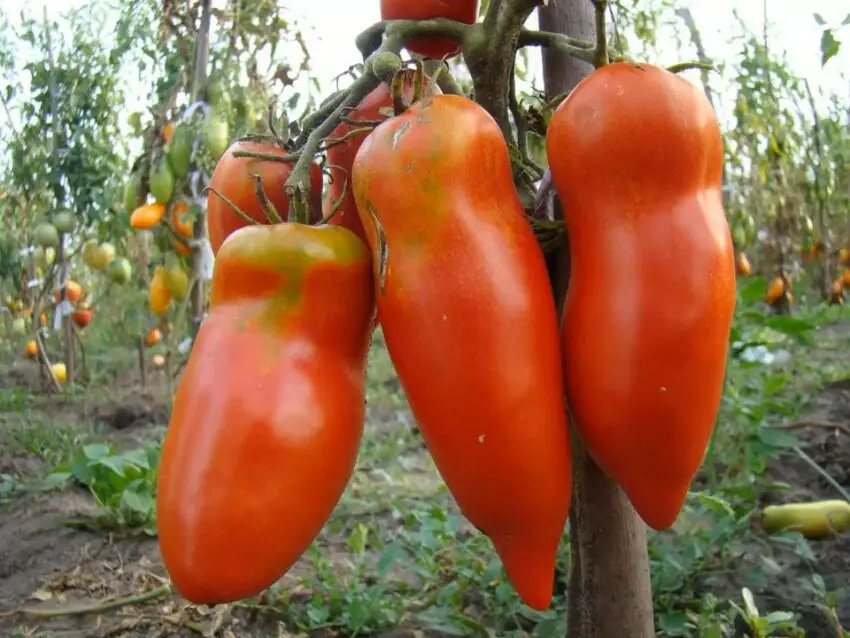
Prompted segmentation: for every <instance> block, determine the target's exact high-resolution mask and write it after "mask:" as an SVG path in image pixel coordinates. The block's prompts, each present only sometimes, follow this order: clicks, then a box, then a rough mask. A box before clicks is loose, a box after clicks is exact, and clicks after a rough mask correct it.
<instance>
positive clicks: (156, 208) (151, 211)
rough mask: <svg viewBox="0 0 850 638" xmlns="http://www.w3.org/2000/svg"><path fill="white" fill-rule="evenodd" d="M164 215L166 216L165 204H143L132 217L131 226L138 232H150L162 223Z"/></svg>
mask: <svg viewBox="0 0 850 638" xmlns="http://www.w3.org/2000/svg"><path fill="white" fill-rule="evenodd" d="M163 215H165V205H164V204H161V203H159V202H154V203H153V204H143V205H142V206H139V207H138V208H137V209H136V210H134V211H133V213H132V214H131V215H130V226H131V227H132V228H134V229H136V230H149V229H151V228H153V227H154V226H156V225H157V224H158V223H159V222H160V220H161V219H162V217H163Z"/></svg>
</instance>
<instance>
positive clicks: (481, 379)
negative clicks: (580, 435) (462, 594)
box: [353, 95, 572, 609]
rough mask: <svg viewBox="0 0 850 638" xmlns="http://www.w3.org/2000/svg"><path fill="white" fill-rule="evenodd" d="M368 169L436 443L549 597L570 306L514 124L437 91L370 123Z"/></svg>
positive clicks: (364, 210)
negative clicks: (563, 318)
mask: <svg viewBox="0 0 850 638" xmlns="http://www.w3.org/2000/svg"><path fill="white" fill-rule="evenodd" d="M353 173H354V196H355V198H356V201H357V208H358V210H359V211H360V217H361V221H362V222H363V226H364V229H365V230H366V235H367V238H368V239H369V243H370V246H371V249H372V252H373V254H374V255H375V258H374V261H375V264H374V269H375V273H376V275H375V276H376V279H377V281H376V286H377V287H378V290H379V292H378V294H377V309H378V320H379V321H380V323H381V325H382V327H383V332H384V337H385V339H386V343H387V349H388V352H389V355H390V358H391V359H392V362H393V364H394V365H395V368H396V371H397V372H398V375H399V379H400V381H401V385H402V387H403V389H404V392H405V393H406V395H407V397H408V399H409V401H410V406H411V409H412V411H413V414H414V415H415V417H416V421H417V423H418V425H419V427H420V429H421V431H422V434H423V436H424V438H425V442H426V444H427V445H428V448H429V450H430V452H431V454H432V456H433V457H434V461H435V462H436V465H437V468H438V469H439V471H440V474H441V476H442V477H443V479H444V480H445V482H446V485H447V486H448V488H449V490H450V491H451V493H452V494H453V495H454V497H455V499H456V500H457V503H458V505H459V506H460V509H461V511H462V512H463V514H464V515H465V516H466V517H467V518H468V519H469V520H470V521H471V522H472V523H473V524H474V525H475V526H476V527H477V528H478V529H479V530H481V531H482V532H483V533H484V534H486V535H487V536H488V537H489V538H490V540H491V541H492V542H493V545H494V547H495V549H496V551H497V552H498V553H499V556H500V557H501V559H502V562H503V564H504V566H505V571H506V572H507V575H508V577H509V579H510V580H511V582H512V583H513V585H514V587H515V588H516V590H517V592H518V593H519V595H520V596H521V597H522V599H523V600H524V601H525V602H526V604H528V605H529V606H531V607H533V608H535V609H545V608H546V607H548V605H549V603H550V600H551V596H552V586H553V582H554V571H555V556H556V553H557V549H558V544H559V541H560V538H561V534H562V532H563V528H564V523H565V521H566V519H567V514H568V510H569V504H570V496H571V481H572V476H571V460H570V442H569V438H568V430H567V422H566V415H565V410H564V400H563V380H562V376H561V363H560V353H559V348H558V345H559V338H558V323H557V316H556V309H555V303H554V300H553V298H552V294H551V288H550V284H549V277H548V274H547V272H546V265H545V263H544V258H543V254H542V252H541V251H540V248H539V246H538V244H537V241H536V239H535V237H534V233H533V232H532V230H531V228H530V226H529V225H528V224H527V222H526V221H525V215H524V210H523V207H522V204H521V203H520V200H519V196H518V195H517V192H516V190H515V188H514V185H513V179H512V177H511V165H510V160H509V157H508V149H507V146H506V145H505V141H504V138H503V137H502V133H501V131H500V130H499V127H498V125H497V124H496V122H495V120H493V118H492V117H490V115H489V114H488V113H487V112H486V111H485V110H484V109H483V108H481V107H480V106H478V105H477V104H475V103H474V102H472V101H471V100H469V99H467V98H465V97H461V96H455V95H442V96H434V97H428V98H426V99H424V100H422V101H421V102H418V103H416V104H414V105H413V106H411V108H410V109H408V110H407V111H406V112H405V113H404V114H402V115H400V116H398V117H395V118H393V119H391V120H388V121H386V122H384V123H383V124H381V125H380V126H379V127H378V128H376V129H375V130H374V131H373V132H372V133H371V134H370V135H369V137H368V138H367V139H366V141H365V142H364V143H363V145H362V146H361V148H360V150H359V152H358V153H357V157H356V158H355V160H354V167H353ZM378 225H380V228H382V229H383V233H385V235H386V239H387V246H388V251H387V252H386V253H384V254H382V251H381V250H380V246H379V244H378V240H377V237H378V232H379V227H378ZM384 257H386V259H387V260H386V262H385V263H383V262H382V260H383V258H384Z"/></svg>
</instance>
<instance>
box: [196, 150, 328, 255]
mask: <svg viewBox="0 0 850 638" xmlns="http://www.w3.org/2000/svg"><path fill="white" fill-rule="evenodd" d="M236 150H240V151H252V152H255V153H270V154H272V155H284V154H285V153H284V151H283V150H282V149H281V148H280V147H278V146H276V145H274V144H266V143H258V142H236V143H234V144H233V145H232V146H231V147H230V148H228V149H227V151H226V152H225V153H224V155H222V156H221V159H219V160H218V164H216V166H215V170H214V171H213V174H212V178H211V179H210V188H211V189H215V190H216V191H218V192H219V193H221V194H222V195H224V196H225V197H226V198H227V199H229V200H230V201H231V202H233V203H234V204H235V205H236V206H237V207H238V208H239V210H241V211H242V212H243V213H245V214H246V215H247V216H248V217H250V218H251V219H254V220H256V221H257V222H258V223H260V224H269V223H271V222H270V220H269V219H268V217H267V215H266V213H265V212H264V211H263V208H262V206H261V205H260V200H259V199H258V198H257V182H256V181H255V180H254V179H252V178H251V174H258V175H259V176H260V177H261V178H262V180H263V188H264V191H265V193H266V197H268V199H269V201H270V202H271V203H272V204H273V205H274V207H275V209H276V210H277V212H278V214H279V215H280V216H281V219H283V220H286V216H287V213H288V211H289V197H287V196H286V193H284V191H283V184H284V182H285V181H286V179H287V178H288V177H289V173H290V171H291V170H292V164H293V163H292V162H273V161H263V160H258V159H255V158H252V157H234V156H233V152H234V151H236ZM310 184H311V187H312V191H311V193H310V201H309V205H310V208H311V212H312V214H313V219H314V220H316V219H318V216H319V215H320V214H321V209H322V170H321V168H320V167H319V165H318V164H313V166H311V167H310ZM247 225H248V222H247V221H245V220H244V219H242V218H241V217H240V216H239V215H237V214H236V213H235V212H233V209H232V208H231V207H230V206H229V205H228V204H227V202H225V201H224V200H223V199H222V198H221V197H219V196H218V195H216V194H215V193H214V192H213V191H212V190H210V191H209V193H208V194H207V228H208V231H209V236H210V245H211V246H212V251H213V254H216V253H218V249H219V248H220V247H221V244H222V242H224V240H225V239H226V238H227V236H228V235H230V234H231V233H232V232H233V231H235V230H236V229H238V228H243V227H245V226H247Z"/></svg>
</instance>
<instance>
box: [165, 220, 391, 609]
mask: <svg viewBox="0 0 850 638" xmlns="http://www.w3.org/2000/svg"><path fill="white" fill-rule="evenodd" d="M210 299H211V301H210V304H211V307H210V313H209V315H208V317H207V318H206V319H205V320H204V323H203V324H202V326H201V329H200V332H199V333H198V338H197V340H196V342H195V345H194V346H193V348H192V353H191V355H190V357H189V362H188V364H187V366H186V369H185V371H184V372H183V376H182V378H181V380H180V385H179V387H178V389H177V393H176V395H175V398H174V409H173V411H172V413H171V421H170V423H169V425H168V431H167V434H166V437H165V442H164V444H163V447H162V460H161V464H160V469H159V478H158V483H157V523H158V525H159V544H160V548H161V550H162V556H163V560H164V562H165V567H166V569H167V570H168V573H169V575H170V576H171V579H172V581H173V582H174V584H175V586H176V588H177V589H178V591H179V592H180V593H181V594H182V595H183V596H184V597H186V598H187V599H188V600H190V601H192V602H195V603H206V604H215V603H226V602H231V601H234V600H238V599H241V598H245V597H246V596H251V595H254V594H257V593H259V592H261V591H262V590H263V589H265V588H266V587H268V586H269V585H271V584H273V583H274V582H275V581H276V580H278V579H279V578H280V577H281V576H282V575H283V574H284V573H285V572H286V571H287V570H288V569H289V568H290V567H291V566H292V565H293V564H294V563H295V561H296V560H297V559H298V558H299V556H300V555H301V554H302V553H303V552H304V550H306V549H307V547H308V546H309V545H310V543H311V542H312V541H313V540H314V539H315V538H316V536H317V534H318V533H319V531H320V530H321V528H322V526H323V525H324V524H325V523H326V522H327V520H328V518H329V516H330V514H331V511H332V510H333V508H334V507H335V505H336V504H337V501H338V500H339V498H340V496H341V495H342V492H343V490H344V489H345V487H346V485H347V483H348V481H349V479H350V477H351V474H352V472H353V470H354V462H355V459H356V456H357V450H358V446H359V444H360V438H361V435H362V431H363V419H364V410H365V406H364V404H365V373H366V358H367V354H368V352H369V336H370V331H371V319H372V315H373V312H374V292H373V287H372V277H371V263H370V258H369V252H368V251H367V250H366V247H365V246H364V245H363V243H362V242H361V241H360V240H359V239H357V238H356V237H355V236H354V234H353V233H351V232H350V231H348V230H346V229H345V228H341V227H335V226H327V225H322V226H318V227H312V226H306V225H301V224H290V223H285V224H276V225H273V226H251V227H248V228H243V229H240V230H238V231H236V232H234V233H233V234H232V235H231V236H230V237H229V238H228V239H227V240H226V241H225V242H224V244H223V245H222V246H221V250H220V251H219V254H218V257H217V259H216V262H215V271H214V274H213V280H212V287H211V291H210Z"/></svg>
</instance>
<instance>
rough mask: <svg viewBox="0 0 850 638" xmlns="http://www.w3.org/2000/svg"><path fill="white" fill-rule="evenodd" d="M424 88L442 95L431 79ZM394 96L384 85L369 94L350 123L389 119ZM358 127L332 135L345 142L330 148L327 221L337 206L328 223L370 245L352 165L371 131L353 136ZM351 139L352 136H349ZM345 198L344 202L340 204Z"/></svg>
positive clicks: (409, 81) (409, 85) (408, 91)
mask: <svg viewBox="0 0 850 638" xmlns="http://www.w3.org/2000/svg"><path fill="white" fill-rule="evenodd" d="M414 80H415V74H414V71H413V69H408V70H406V71H404V85H403V88H404V96H405V97H406V98H407V99H408V100H411V99H412V97H413V93H414V85H413V83H414ZM423 80H424V81H423V85H424V87H425V89H426V90H427V91H428V94H429V95H433V94H437V93H440V87H438V86H437V85H436V84H431V82H430V80H429V78H428V76H425V77H424V78H423ZM392 107H393V96H392V93H391V92H390V88H389V87H388V86H387V85H386V84H384V83H383V82H382V83H381V84H380V86H378V88H376V89H375V90H374V91H372V92H371V93H370V94H369V95H367V96H366V97H365V98H364V100H363V101H362V102H361V103H360V104H359V105H358V107H357V108H356V109H354V110H353V111H352V112H351V113H350V114H349V115H348V120H349V121H354V122H376V121H381V120H385V119H387V117H388V114H387V111H388V110H389V111H390V114H391V111H392ZM357 128H358V126H357V125H356V124H355V125H353V126H352V125H351V124H348V123H345V122H343V123H342V124H340V125H339V126H337V127H336V128H335V129H334V131H333V133H331V134H330V136H329V138H330V139H331V140H341V139H343V138H345V141H344V142H342V143H339V144H334V145H333V146H331V147H330V148H329V149H328V168H329V169H330V174H331V183H330V185H329V186H328V192H327V195H326V196H325V202H324V211H323V212H324V216H325V219H327V217H328V215H330V214H331V213H332V212H333V210H334V207H336V213H334V216H333V217H331V219H330V220H329V221H328V223H329V224H331V225H339V226H344V227H345V228H347V229H348V230H350V231H351V232H353V233H354V234H355V235H357V236H358V237H359V238H360V239H361V240H363V241H364V242H366V235H365V234H364V232H363V224H361V223H360V216H359V215H358V214H357V204H356V202H355V201H354V192H353V189H352V185H351V182H352V178H351V165H352V164H353V163H354V157H355V155H357V151H358V149H359V148H360V145H361V144H362V143H363V140H365V139H366V136H367V135H368V131H362V132H360V133H352V131H355V130H356V129H357ZM346 136H349V137H346ZM340 198H342V201H340Z"/></svg>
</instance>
